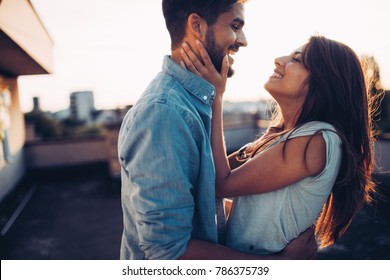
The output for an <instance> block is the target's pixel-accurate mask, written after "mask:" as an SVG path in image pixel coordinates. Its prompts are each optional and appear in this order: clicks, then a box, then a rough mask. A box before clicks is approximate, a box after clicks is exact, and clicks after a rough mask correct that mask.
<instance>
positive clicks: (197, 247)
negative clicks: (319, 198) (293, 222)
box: [180, 228, 318, 260]
mask: <svg viewBox="0 0 390 280" xmlns="http://www.w3.org/2000/svg"><path fill="white" fill-rule="evenodd" d="M317 250H318V245H317V242H316V240H315V237H314V230H313V228H308V229H307V230H306V231H304V232H303V233H301V234H300V235H299V236H298V237H297V238H295V239H294V240H292V241H291V242H290V243H289V244H288V245H287V246H286V248H284V250H283V251H281V252H280V253H278V254H274V255H255V254H247V253H243V252H239V251H235V250H232V249H230V248H228V247H224V246H221V245H219V244H214V243H211V242H207V241H202V240H196V239H191V240H190V242H189V243H188V247H187V250H186V252H185V253H184V255H182V256H181V257H180V259H183V260H186V259H187V260H189V259H195V260H200V259H204V260H206V259H208V260H289V259H291V260H303V259H314V258H315V256H316V254H317Z"/></svg>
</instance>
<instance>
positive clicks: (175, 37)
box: [162, 0, 246, 49]
mask: <svg viewBox="0 0 390 280" xmlns="http://www.w3.org/2000/svg"><path fill="white" fill-rule="evenodd" d="M244 2H246V0H163V1H162V10H163V14H164V18H165V24H166V26H167V29H168V32H169V34H170V36H171V48H172V49H175V48H177V47H178V46H179V45H180V43H181V42H182V40H183V38H184V36H185V35H186V34H185V26H186V22H187V19H188V16H189V15H190V14H192V13H196V14H198V15H199V16H201V17H202V18H204V20H205V21H206V23H207V25H209V26H212V25H213V24H214V23H215V22H216V21H217V19H218V17H219V16H220V15H221V14H223V13H226V12H228V11H230V9H231V8H232V6H233V4H235V3H244Z"/></svg>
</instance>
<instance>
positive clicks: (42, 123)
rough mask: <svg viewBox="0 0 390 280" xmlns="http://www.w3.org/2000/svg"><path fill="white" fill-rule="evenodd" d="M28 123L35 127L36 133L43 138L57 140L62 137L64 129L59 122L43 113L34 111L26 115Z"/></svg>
mask: <svg viewBox="0 0 390 280" xmlns="http://www.w3.org/2000/svg"><path fill="white" fill-rule="evenodd" d="M24 117H25V121H26V123H32V124H34V126H35V133H36V134H38V135H39V136H41V137H42V138H55V137H60V136H61V135H62V132H63V129H62V125H61V123H60V122H59V121H57V120H55V119H53V118H51V117H50V116H49V115H47V114H46V113H44V112H42V111H32V112H30V113H27V114H25V115H24Z"/></svg>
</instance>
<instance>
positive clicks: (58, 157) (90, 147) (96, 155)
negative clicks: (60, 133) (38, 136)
mask: <svg viewBox="0 0 390 280" xmlns="http://www.w3.org/2000/svg"><path fill="white" fill-rule="evenodd" d="M25 153H26V163H27V167H28V168H47V167H63V166H72V165H82V164H88V163H95V162H105V161H108V158H107V143H106V139H105V138H104V137H93V138H79V139H78V138H74V139H58V140H45V141H43V140H39V141H33V142H28V143H27V144H26V146H25Z"/></svg>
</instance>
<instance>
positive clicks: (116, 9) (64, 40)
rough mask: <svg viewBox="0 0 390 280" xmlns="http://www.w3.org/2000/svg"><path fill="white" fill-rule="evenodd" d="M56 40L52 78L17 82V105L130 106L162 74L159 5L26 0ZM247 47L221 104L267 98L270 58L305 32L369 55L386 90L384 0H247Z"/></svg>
mask: <svg viewBox="0 0 390 280" xmlns="http://www.w3.org/2000/svg"><path fill="white" fill-rule="evenodd" d="M31 2H32V4H33V6H34V7H35V9H36V11H37V13H38V15H39V16H40V18H41V20H42V21H43V23H44V25H45V26H46V29H47V30H48V32H49V33H50V35H51V37H52V38H53V40H54V42H55V49H54V64H55V66H54V73H53V74H51V75H38V76H22V77H20V78H19V91H20V95H21V107H22V110H23V111H24V112H28V111H30V110H31V109H32V98H33V97H34V96H37V97H39V98H40V104H41V108H42V109H43V110H50V111H58V110H61V109H65V108H68V107H69V95H70V93H71V92H73V91H82V90H91V91H93V92H94V96H95V106H96V108H97V109H109V108H116V107H119V106H124V105H128V104H133V103H134V102H136V100H137V99H138V97H139V96H140V94H141V93H142V92H143V90H144V89H145V87H146V86H147V84H148V83H149V81H150V80H151V79H152V78H153V77H154V76H155V74H156V73H157V72H158V71H159V70H160V68H161V63H162V59H163V56H164V55H165V54H169V52H170V40H169V35H168V32H167V31H166V28H165V23H164V19H163V16H162V11H161V0H66V1H64V0H31ZM245 32H246V36H247V39H248V43H249V44H248V47H246V48H242V49H241V50H240V52H239V53H238V54H236V56H235V63H234V68H235V70H236V75H235V76H234V77H233V78H231V79H229V82H228V86H227V92H226V94H225V96H226V99H227V100H231V101H251V100H259V99H260V98H268V97H269V95H268V94H267V93H266V92H265V91H264V89H263V84H264V82H265V81H266V80H267V79H268V77H269V76H270V75H271V74H272V72H273V69H274V65H273V61H274V58H275V57H277V56H280V55H285V54H289V53H290V52H291V51H292V50H294V49H295V48H297V47H298V46H301V45H303V44H304V43H305V42H306V41H307V39H308V38H309V36H310V35H313V34H320V35H325V36H327V37H329V38H331V39H336V40H339V41H342V42H344V43H346V44H348V45H349V46H350V47H352V48H353V49H354V50H355V51H356V52H357V53H358V54H359V55H361V54H366V55H372V56H374V57H375V59H376V61H377V62H378V64H379V67H380V71H381V77H382V85H383V86H384V87H385V88H387V89H389V88H390V51H389V50H390V1H388V0H327V1H324V0H322V1H317V0H294V1H291V0H279V1H263V0H250V1H249V2H248V3H247V4H246V26H245Z"/></svg>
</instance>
